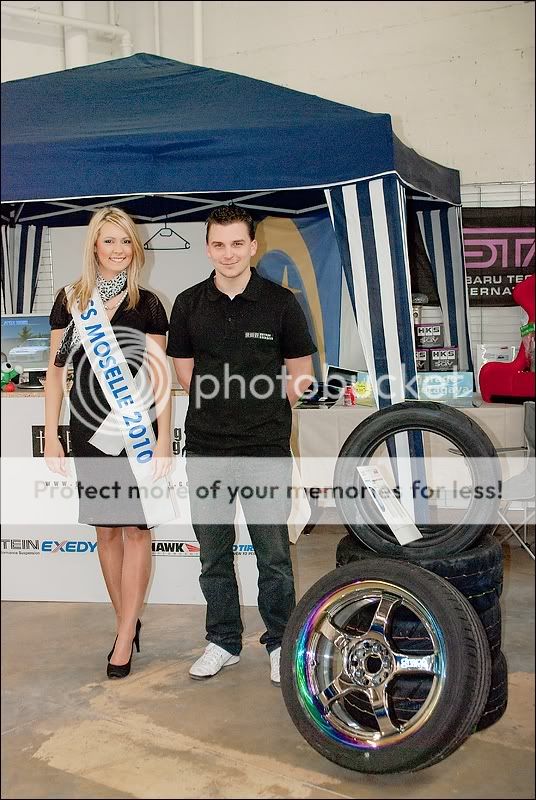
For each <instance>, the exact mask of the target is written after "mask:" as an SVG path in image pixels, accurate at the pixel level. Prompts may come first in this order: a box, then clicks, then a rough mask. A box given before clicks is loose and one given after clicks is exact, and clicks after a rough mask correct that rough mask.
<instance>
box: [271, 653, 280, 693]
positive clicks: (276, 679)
mask: <svg viewBox="0 0 536 800" xmlns="http://www.w3.org/2000/svg"><path fill="white" fill-rule="evenodd" d="M280 662H281V648H280V647H278V648H277V650H272V652H271V653H270V680H271V681H272V683H273V684H274V686H281V676H280V674H279V664H280Z"/></svg>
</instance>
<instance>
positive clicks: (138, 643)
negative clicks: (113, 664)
mask: <svg viewBox="0 0 536 800" xmlns="http://www.w3.org/2000/svg"><path fill="white" fill-rule="evenodd" d="M140 630H141V621H140V620H138V621H137V622H136V635H135V636H134V641H135V642H136V648H137V650H138V653H139V652H140ZM116 643H117V636H116V637H115V639H114V646H113V647H112V649H111V650H110V652H109V653H108V656H107V660H108V661H110V659H111V657H112V656H113V654H114V650H115V645H116Z"/></svg>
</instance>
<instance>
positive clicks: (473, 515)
mask: <svg viewBox="0 0 536 800" xmlns="http://www.w3.org/2000/svg"><path fill="white" fill-rule="evenodd" d="M412 430H421V431H429V432H432V433H435V434H439V435H440V436H442V437H443V438H445V439H447V440H448V441H449V442H450V443H451V444H452V445H453V446H454V448H456V450H457V451H458V452H459V453H460V454H461V455H463V456H465V463H466V464H467V466H468V468H469V469H470V471H471V473H472V476H473V484H474V486H475V487H477V486H478V487H480V489H479V492H481V493H482V494H483V496H482V497H480V496H478V493H477V492H476V491H475V492H474V494H473V496H472V497H471V499H470V501H469V505H468V507H467V508H466V509H465V511H464V513H463V516H462V517H461V518H460V519H459V520H458V521H457V522H455V523H451V524H443V525H420V526H418V527H419V528H420V530H421V533H422V534H423V536H422V538H421V539H418V540H416V541H413V542H410V543H408V544H405V545H403V546H402V545H401V544H400V543H399V542H398V540H397V539H396V537H395V536H394V534H393V533H392V531H391V529H390V528H389V527H388V526H387V525H386V523H385V520H384V519H383V517H382V516H381V513H380V512H379V511H378V509H377V508H376V506H375V505H374V503H373V502H372V500H371V498H370V496H369V493H368V492H367V491H366V490H363V485H362V484H361V483H360V479H357V478H356V468H358V467H360V466H366V465H367V464H368V463H369V459H370V457H371V456H372V454H373V453H374V452H375V451H376V450H377V448H378V447H379V446H380V445H381V444H383V443H385V442H386V440H387V439H390V438H392V437H394V436H395V435H396V434H398V433H403V432H406V431H412ZM358 487H359V490H360V491H356V490H357V488H358ZM500 487H501V480H500V469H499V462H498V458H497V452H496V450H495V448H494V446H493V444H492V442H491V440H490V439H489V437H488V436H487V434H485V433H484V431H483V430H482V429H481V428H480V427H479V426H478V425H477V424H476V423H475V422H473V421H472V420H471V419H470V418H469V417H468V416H467V415H465V414H463V413H462V412H461V411H459V410H457V409H456V408H452V407H450V406H447V405H445V404H442V403H432V402H423V401H406V402H404V403H396V404H395V405H392V406H390V407H388V408H383V409H381V410H380V411H377V412H376V413H375V414H372V415H371V416H369V417H367V418H366V419H365V420H364V421H363V422H362V423H361V424H360V425H358V427H357V428H356V429H355V430H354V431H352V433H351V434H350V436H349V437H348V438H347V439H346V441H345V443H344V444H343V446H342V448H341V451H340V453H339V458H338V459H337V463H336V466H335V475H334V488H335V502H336V505H337V509H338V511H339V514H340V516H341V518H342V520H343V521H344V524H345V526H346V528H347V529H348V530H349V531H350V532H351V533H354V534H355V535H356V536H358V538H359V539H360V540H361V542H362V543H363V545H364V546H365V547H367V548H369V550H372V551H373V552H375V553H380V554H382V555H386V556H389V557H392V558H398V557H399V556H400V554H401V552H402V550H403V551H404V552H405V553H406V554H409V555H410V556H411V558H412V559H413V560H418V559H421V558H428V557H431V558H436V557H437V558H442V557H444V556H448V555H452V554H455V553H459V552H462V551H463V550H466V549H468V548H469V547H471V546H472V545H473V544H474V543H475V542H476V541H477V540H478V539H479V538H480V537H481V536H483V535H484V534H486V533H490V534H491V533H492V532H493V530H494V528H495V526H496V521H497V513H496V512H497V508H498V505H499V499H500ZM350 488H351V489H352V490H353V491H352V492H350ZM356 495H357V499H356Z"/></svg>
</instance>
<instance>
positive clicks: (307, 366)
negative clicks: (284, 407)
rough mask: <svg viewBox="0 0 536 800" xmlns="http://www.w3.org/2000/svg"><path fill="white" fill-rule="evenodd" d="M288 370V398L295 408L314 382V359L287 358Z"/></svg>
mask: <svg viewBox="0 0 536 800" xmlns="http://www.w3.org/2000/svg"><path fill="white" fill-rule="evenodd" d="M285 367H286V370H287V397H288V401H289V403H290V405H291V407H292V406H294V405H295V404H296V403H297V402H298V400H299V399H300V397H301V396H302V394H303V393H304V392H305V390H306V389H308V388H309V386H310V385H311V383H312V382H313V380H314V375H313V359H312V357H311V356H302V357H301V358H285Z"/></svg>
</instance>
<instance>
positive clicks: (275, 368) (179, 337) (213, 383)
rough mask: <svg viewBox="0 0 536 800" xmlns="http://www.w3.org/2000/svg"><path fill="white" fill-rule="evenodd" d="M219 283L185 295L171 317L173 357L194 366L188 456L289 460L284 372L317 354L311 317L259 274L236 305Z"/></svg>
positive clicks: (210, 282) (210, 281)
mask: <svg viewBox="0 0 536 800" xmlns="http://www.w3.org/2000/svg"><path fill="white" fill-rule="evenodd" d="M214 275H215V272H213V273H212V274H211V275H210V277H209V278H207V279H206V280H204V281H202V283H198V284H197V285H196V286H192V287H191V288H190V289H187V290H186V291H185V292H182V293H181V294H179V295H178V296H177V298H176V300H175V303H174V306H173V311H172V312H171V321H170V327H169V339H168V347H167V352H168V355H169V356H171V357H172V358H193V359H194V373H193V375H192V382H191V385H190V402H189V405H188V413H187V415H186V449H187V451H190V452H195V453H200V454H202V455H206V454H208V455H287V454H288V453H289V449H290V445H289V441H290V428H291V424H292V411H291V408H290V403H289V402H288V399H287V396H286V391H285V386H284V382H283V381H282V380H281V375H282V367H283V364H284V359H285V358H301V357H302V356H307V355H311V354H312V353H314V352H316V347H315V345H314V344H313V342H312V339H311V336H310V334H309V330H308V328H307V322H306V319H305V315H304V313H303V311H302V309H301V308H300V305H299V303H298V301H297V300H296V298H295V297H294V295H293V294H292V292H290V291H289V290H288V289H285V288H283V287H282V286H278V285H277V284H275V283H272V281H268V280H266V279H265V278H261V277H260V275H258V274H257V272H256V271H255V270H254V269H252V271H251V278H250V280H249V282H248V285H247V286H246V288H245V290H244V291H243V292H242V293H241V294H238V295H236V296H235V297H234V298H233V299H232V300H231V299H230V298H229V297H228V296H227V295H226V294H223V292H220V291H219V290H218V289H217V288H216V286H215V284H214ZM278 376H279V377H278ZM272 386H273V387H274V388H273V391H271V388H272Z"/></svg>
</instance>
